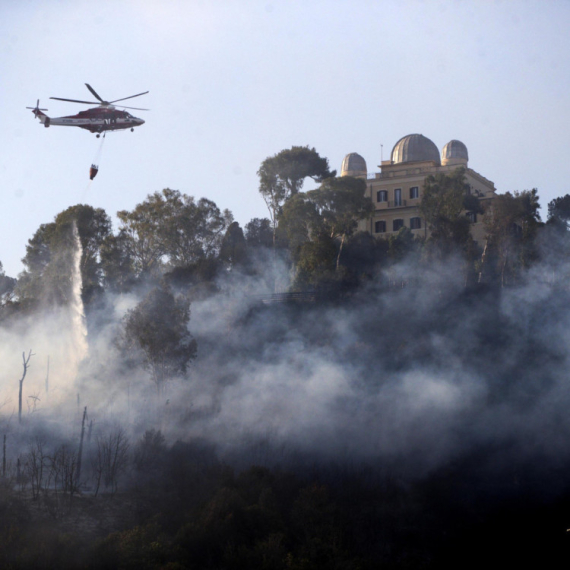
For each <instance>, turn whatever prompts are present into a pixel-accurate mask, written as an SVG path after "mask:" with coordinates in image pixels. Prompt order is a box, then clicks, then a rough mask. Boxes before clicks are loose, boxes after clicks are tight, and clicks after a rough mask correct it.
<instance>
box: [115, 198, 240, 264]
mask: <svg viewBox="0 0 570 570" xmlns="http://www.w3.org/2000/svg"><path fill="white" fill-rule="evenodd" d="M117 216H118V217H119V219H120V220H121V227H120V231H121V232H122V233H123V236H124V247H125V248H126V251H125V252H124V257H127V256H128V257H129V259H130V260H131V262H132V264H133V267H134V271H135V274H136V275H145V274H152V273H161V272H162V270H163V269H164V268H165V267H166V266H170V267H180V266H187V265H190V264H192V263H195V262H196V261H197V260H199V259H202V258H209V257H213V256H215V255H217V254H218V252H219V249H220V246H221V242H222V239H223V236H224V232H225V230H226V229H227V227H228V226H229V225H230V224H231V223H232V221H233V217H232V215H231V212H229V210H224V211H220V209H219V208H218V207H217V206H216V204H215V203H214V202H212V201H211V200H208V199H206V198H200V199H199V200H196V199H195V198H194V197H193V196H188V195H186V194H182V193H181V192H179V191H178V190H171V189H169V188H166V189H164V190H163V191H162V192H155V193H154V194H150V195H149V196H148V197H147V199H146V200H145V201H143V202H141V203H140V204H137V206H136V207H135V208H134V209H133V210H132V211H130V212H129V211H126V210H123V211H120V212H118V213H117Z"/></svg>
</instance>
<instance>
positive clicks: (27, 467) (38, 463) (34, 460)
mask: <svg viewBox="0 0 570 570" xmlns="http://www.w3.org/2000/svg"><path fill="white" fill-rule="evenodd" d="M44 449H45V440H44V439H43V438H41V437H36V438H35V439H34V441H33V442H32V443H30V446H29V448H28V452H27V453H26V456H25V458H24V472H25V474H26V475H27V477H26V478H27V479H28V480H29V481H30V484H31V487H32V498H33V499H38V498H39V496H40V492H41V491H42V485H43V481H44V469H45V468H46V467H47V466H48V457H47V456H46V454H45V451H44Z"/></svg>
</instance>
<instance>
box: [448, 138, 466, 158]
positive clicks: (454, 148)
mask: <svg viewBox="0 0 570 570" xmlns="http://www.w3.org/2000/svg"><path fill="white" fill-rule="evenodd" d="M450 158H461V159H463V160H469V155H468V153H467V147H466V146H465V145H464V144H463V143H462V142H461V141H458V140H455V139H454V140H452V141H449V142H448V143H447V144H446V145H445V146H444V147H443V150H442V151H441V160H442V161H443V160H447V159H450Z"/></svg>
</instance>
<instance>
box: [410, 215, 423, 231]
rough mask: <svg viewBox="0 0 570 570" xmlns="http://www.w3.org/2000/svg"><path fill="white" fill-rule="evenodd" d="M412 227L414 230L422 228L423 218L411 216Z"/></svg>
mask: <svg viewBox="0 0 570 570" xmlns="http://www.w3.org/2000/svg"><path fill="white" fill-rule="evenodd" d="M410 228H411V229H412V230H421V229H422V219H421V218H410Z"/></svg>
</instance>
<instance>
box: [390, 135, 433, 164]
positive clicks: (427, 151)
mask: <svg viewBox="0 0 570 570" xmlns="http://www.w3.org/2000/svg"><path fill="white" fill-rule="evenodd" d="M391 160H392V163H393V164H399V163H402V162H419V161H423V160H433V161H434V162H435V163H437V164H439V150H438V148H437V146H435V144H434V143H433V142H432V141H430V140H429V139H428V138H427V137H424V136H423V135H418V134H413V135H406V136H405V137H402V138H401V139H400V140H399V141H398V142H397V143H396V144H395V145H394V148H393V149H392V156H391Z"/></svg>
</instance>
